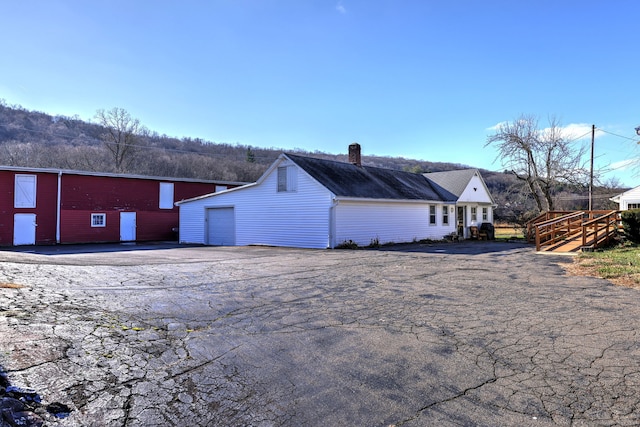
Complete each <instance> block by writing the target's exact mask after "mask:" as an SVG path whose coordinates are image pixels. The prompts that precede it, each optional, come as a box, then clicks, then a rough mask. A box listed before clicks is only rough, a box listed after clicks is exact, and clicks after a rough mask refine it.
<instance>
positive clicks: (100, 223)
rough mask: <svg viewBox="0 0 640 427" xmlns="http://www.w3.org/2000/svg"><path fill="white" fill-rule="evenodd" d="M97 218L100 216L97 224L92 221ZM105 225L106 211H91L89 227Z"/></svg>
mask: <svg viewBox="0 0 640 427" xmlns="http://www.w3.org/2000/svg"><path fill="white" fill-rule="evenodd" d="M97 218H102V220H101V221H99V223H98V224H96V222H95V221H94V220H95V219H97ZM106 226H107V214H106V213H102V212H100V213H92V214H91V228H104V227H106Z"/></svg>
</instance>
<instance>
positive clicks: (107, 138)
mask: <svg viewBox="0 0 640 427" xmlns="http://www.w3.org/2000/svg"><path fill="white" fill-rule="evenodd" d="M95 119H96V120H97V121H98V124H100V125H101V126H102V127H103V128H104V130H105V132H104V133H103V134H101V135H100V137H101V138H102V140H103V141H104V143H105V146H106V148H107V149H108V150H109V152H110V153H111V155H112V157H113V162H114V168H115V171H116V172H126V171H127V170H128V169H129V166H130V165H131V163H132V162H133V160H134V157H135V153H136V151H137V148H138V147H137V145H136V142H137V141H138V139H139V138H138V136H139V134H140V133H141V132H143V131H144V129H145V128H144V127H143V126H141V125H140V121H139V120H138V119H134V118H132V117H131V115H130V114H129V113H128V112H127V111H126V110H125V109H123V108H118V107H114V108H112V109H111V110H108V111H106V110H103V109H100V110H98V111H97V112H96V115H95Z"/></svg>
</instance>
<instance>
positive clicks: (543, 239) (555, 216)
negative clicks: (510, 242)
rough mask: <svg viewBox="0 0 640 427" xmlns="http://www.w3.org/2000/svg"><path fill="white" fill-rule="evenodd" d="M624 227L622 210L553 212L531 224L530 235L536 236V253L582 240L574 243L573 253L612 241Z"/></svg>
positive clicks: (539, 217)
mask: <svg viewBox="0 0 640 427" xmlns="http://www.w3.org/2000/svg"><path fill="white" fill-rule="evenodd" d="M620 224H621V223H620V212H619V211H573V212H567V211H552V212H546V213H544V214H541V215H539V216H538V217H536V218H534V219H533V220H531V221H530V222H529V223H527V234H528V235H529V236H530V235H533V238H534V239H535V244H536V251H540V250H541V249H542V248H543V247H546V248H548V249H547V250H549V249H550V248H552V247H555V248H561V247H562V245H563V243H562V242H563V241H566V242H569V241H575V239H580V237H581V242H576V243H575V244H573V245H572V249H571V250H576V248H584V249H595V248H598V247H601V246H603V245H604V244H606V243H607V242H609V240H610V239H611V238H612V237H613V236H614V235H615V234H617V233H618V231H619V230H620ZM529 230H530V231H529ZM529 241H531V239H529ZM580 243H581V246H580Z"/></svg>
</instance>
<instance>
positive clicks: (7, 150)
mask: <svg viewBox="0 0 640 427" xmlns="http://www.w3.org/2000/svg"><path fill="white" fill-rule="evenodd" d="M105 133H106V129H105V127H103V126H101V125H98V124H95V123H89V122H86V121H83V120H80V118H79V117H77V116H76V117H65V116H51V115H49V114H45V113H42V112H37V111H29V110H26V109H24V108H22V107H20V106H16V105H8V104H7V103H6V102H5V101H4V100H1V99H0V165H5V166H23V167H38V168H62V169H74V170H86V171H94V172H116V168H115V167H114V162H113V158H112V153H111V152H110V150H109V149H107V148H108V145H107V144H109V143H108V142H107V141H105V138H104V135H105ZM351 142H353V141H345V151H344V153H338V154H333V153H323V152H320V151H315V152H311V153H310V152H305V151H300V150H291V149H287V148H269V149H265V148H258V147H251V146H246V145H241V144H236V145H231V144H225V143H215V142H210V141H205V140H202V139H199V138H193V137H182V138H177V137H172V136H167V135H158V134H157V133H156V132H154V131H153V130H149V129H146V128H141V130H140V131H139V132H138V133H137V134H136V135H135V149H134V150H133V151H132V152H131V156H132V157H131V162H130V164H128V166H127V169H126V170H125V171H124V172H126V173H131V174H139V175H152V176H166V177H183V178H199V179H216V180H224V181H242V182H253V181H255V180H256V179H258V178H259V177H260V175H261V174H262V173H263V172H264V171H265V170H266V168H267V167H268V166H269V165H270V164H271V163H272V162H273V161H274V160H275V159H276V158H277V156H278V155H279V154H280V153H282V152H295V153H297V154H301V155H306V156H312V157H319V158H325V159H333V160H338V161H347V146H348V144H349V143H351ZM362 161H363V164H366V165H369V166H378V167H384V168H390V169H397V170H405V171H412V172H438V171H444V170H453V169H461V168H468V167H474V165H460V164H456V163H439V162H428V161H420V160H413V159H407V158H401V157H380V156H364V157H363V160H362ZM481 172H482V175H483V177H484V179H485V181H486V183H487V186H488V187H489V189H490V191H491V193H492V195H493V196H494V199H495V200H496V203H497V204H498V208H497V209H496V215H497V216H499V217H501V219H502V220H505V221H510V222H517V221H519V220H522V218H525V217H527V216H529V215H531V213H532V209H533V207H532V204H531V201H530V200H529V197H527V196H526V195H525V193H523V192H521V191H520V188H521V187H520V183H518V182H517V180H516V179H515V178H514V177H513V176H512V175H511V174H509V173H498V172H491V171H486V170H481ZM585 194H586V189H585V188H578V189H575V188H574V189H558V197H559V206H561V207H560V208H561V209H578V208H583V207H585V206H586V198H585ZM599 194H601V196H600V197H597V196H596V197H594V205H595V207H597V208H604V207H611V205H610V203H611V202H608V196H609V195H611V194H612V189H599ZM613 194H615V190H614V191H613ZM614 207H615V206H614Z"/></svg>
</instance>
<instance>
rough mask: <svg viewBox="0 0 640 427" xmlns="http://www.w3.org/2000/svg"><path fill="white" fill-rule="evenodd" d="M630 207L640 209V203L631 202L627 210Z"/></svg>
mask: <svg viewBox="0 0 640 427" xmlns="http://www.w3.org/2000/svg"><path fill="white" fill-rule="evenodd" d="M630 209H640V203H629V204H628V205H627V210H630Z"/></svg>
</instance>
